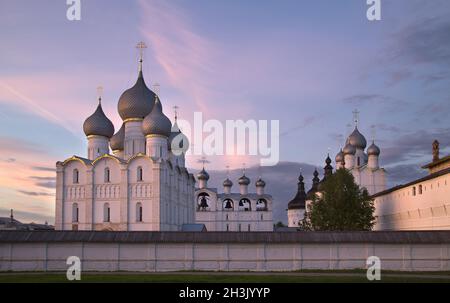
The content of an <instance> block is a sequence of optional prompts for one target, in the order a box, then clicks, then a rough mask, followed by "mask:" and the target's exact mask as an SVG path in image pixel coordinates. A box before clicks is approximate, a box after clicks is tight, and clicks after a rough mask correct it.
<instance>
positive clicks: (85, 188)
mask: <svg viewBox="0 0 450 303" xmlns="http://www.w3.org/2000/svg"><path fill="white" fill-rule="evenodd" d="M141 47H145V46H144V45H141ZM118 111H119V115H120V117H121V118H122V120H123V124H122V127H121V128H120V129H119V131H118V132H117V133H115V134H114V126H113V124H112V122H111V121H110V120H109V119H108V118H107V117H106V115H105V113H104V112H103V109H102V105H101V97H100V98H99V102H98V106H97V109H96V110H95V112H94V113H93V114H92V115H91V116H90V117H88V118H87V119H86V120H85V121H84V124H83V130H84V133H85V134H86V137H87V140H88V150H87V155H88V156H87V158H83V157H79V156H73V157H70V158H69V159H66V160H65V161H62V162H57V163H56V168H57V173H56V217H55V228H56V229H58V230H115V231H123V230H130V231H132V230H148V231H163V230H164V231H171V230H174V231H175V230H180V228H181V226H182V225H183V224H186V223H194V220H195V213H194V212H195V207H194V202H193V201H194V191H195V178H194V176H193V175H192V174H191V173H189V171H188V170H187V169H186V167H185V151H186V150H187V148H188V141H187V138H186V137H185V136H184V135H183V134H182V133H181V131H180V129H179V128H178V126H177V122H176V118H175V123H174V125H172V123H171V121H170V120H169V118H167V116H165V115H164V113H163V110H162V104H161V101H160V99H159V97H158V95H157V94H155V92H153V91H152V90H150V89H149V88H148V87H147V85H146V84H145V81H144V76H143V72H142V56H141V59H140V61H139V74H138V77H137V80H136V83H135V84H134V86H133V87H131V88H130V89H127V90H126V91H125V92H123V94H122V95H121V96H120V98H119V102H118ZM110 147H111V150H112V154H110V152H109V151H110Z"/></svg>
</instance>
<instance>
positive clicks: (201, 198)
mask: <svg viewBox="0 0 450 303" xmlns="http://www.w3.org/2000/svg"><path fill="white" fill-rule="evenodd" d="M209 199H210V198H209V194H208V193H200V194H199V195H198V196H197V210H201V211H206V210H208V208H209Z"/></svg>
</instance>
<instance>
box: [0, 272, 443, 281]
mask: <svg viewBox="0 0 450 303" xmlns="http://www.w3.org/2000/svg"><path fill="white" fill-rule="evenodd" d="M36 282H41V283H55V282H56V283H59V282H72V281H67V280H66V275H65V273H1V274H0V283H36ZM79 282H94V283H95V282H118V283H119V282H126V283H127V282H131V283H132V282H145V283H200V282H206V283H314V282H316V283H336V282H341V283H342V282H349V283H360V282H369V281H368V280H367V279H366V276H365V273H355V272H353V273H349V272H295V273H286V274H279V273H277V274H275V273H253V274H248V273H245V274H239V273H224V274H221V273H200V272H192V273H183V272H181V273H160V274H159V273H126V272H117V273H85V274H82V276H81V281H79ZM79 282H78V281H77V282H76V283H79ZM381 282H399V283H405V282H406V283H411V282H416V283H417V282H419V283H420V282H422V283H436V282H438V283H450V275H449V273H394V272H389V273H385V274H383V273H382V276H381ZM72 283H73V282H72ZM371 283H373V282H371ZM377 283H378V282H377Z"/></svg>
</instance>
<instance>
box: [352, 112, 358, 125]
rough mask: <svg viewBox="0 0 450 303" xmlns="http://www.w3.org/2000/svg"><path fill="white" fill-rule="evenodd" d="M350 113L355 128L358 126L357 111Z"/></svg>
mask: <svg viewBox="0 0 450 303" xmlns="http://www.w3.org/2000/svg"><path fill="white" fill-rule="evenodd" d="M352 113H353V122H355V126H358V122H359V111H358V110H357V109H355V110H354V111H353V112H352Z"/></svg>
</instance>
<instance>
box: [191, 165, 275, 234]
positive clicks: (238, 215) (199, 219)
mask: <svg viewBox="0 0 450 303" xmlns="http://www.w3.org/2000/svg"><path fill="white" fill-rule="evenodd" d="M197 180H198V182H199V188H198V189H197V190H196V192H195V197H196V212H195V221H196V223H202V224H205V226H206V228H207V230H208V231H240V232H251V231H273V218H272V196H271V195H268V194H266V193H265V192H264V188H265V186H266V183H265V182H264V180H262V179H261V177H260V178H258V180H256V182H255V187H256V192H255V193H249V190H248V187H249V185H250V183H251V182H250V179H249V178H248V177H247V176H246V175H245V172H244V174H243V175H242V176H241V177H240V178H239V179H238V184H239V192H238V193H233V192H232V191H231V188H232V186H233V182H232V181H231V180H230V179H229V178H227V179H226V180H225V181H223V193H219V192H218V191H217V189H216V188H209V187H208V180H209V174H208V173H207V172H206V171H205V169H204V168H203V169H202V170H201V171H200V172H199V173H198V174H197Z"/></svg>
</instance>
